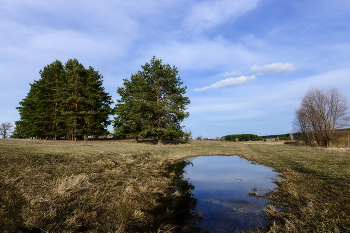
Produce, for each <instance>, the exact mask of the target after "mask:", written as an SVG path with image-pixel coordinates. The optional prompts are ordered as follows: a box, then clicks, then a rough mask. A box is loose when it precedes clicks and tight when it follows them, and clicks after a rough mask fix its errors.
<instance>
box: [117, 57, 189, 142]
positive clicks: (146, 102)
mask: <svg viewBox="0 0 350 233" xmlns="http://www.w3.org/2000/svg"><path fill="white" fill-rule="evenodd" d="M141 68H142V71H139V72H137V73H136V74H133V75H131V77H130V80H128V79H124V87H121V88H118V90H117V92H118V94H119V95H120V99H118V100H117V104H116V106H115V108H114V111H115V114H116V115H117V117H115V120H114V129H115V133H116V135H118V136H127V137H133V138H135V139H136V141H137V140H138V138H140V137H144V138H149V137H155V138H157V139H158V141H159V142H161V140H162V139H166V138H169V139H172V138H182V137H183V136H184V135H185V133H184V132H183V131H182V128H183V127H182V126H181V125H180V123H181V122H182V121H183V120H184V119H185V118H186V117H188V116H189V113H188V112H185V110H186V105H188V104H189V103H190V100H189V98H188V97H184V96H183V95H184V94H185V93H186V88H187V87H186V86H185V87H181V85H182V84H183V82H182V81H181V79H180V77H179V76H178V70H177V68H176V67H175V66H173V67H171V66H170V65H169V64H162V60H159V59H156V58H155V57H153V58H152V59H151V61H150V63H145V65H144V66H141Z"/></svg>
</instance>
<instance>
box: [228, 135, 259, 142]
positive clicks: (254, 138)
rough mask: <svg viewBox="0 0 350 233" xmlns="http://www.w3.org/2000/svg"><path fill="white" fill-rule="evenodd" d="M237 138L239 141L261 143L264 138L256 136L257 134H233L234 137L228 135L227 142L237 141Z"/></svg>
mask: <svg viewBox="0 0 350 233" xmlns="http://www.w3.org/2000/svg"><path fill="white" fill-rule="evenodd" d="M236 138H237V139H238V140H239V141H250V140H252V141H261V140H263V138H262V137H260V136H258V135H256V134H232V135H226V136H225V140H226V141H235V140H236Z"/></svg>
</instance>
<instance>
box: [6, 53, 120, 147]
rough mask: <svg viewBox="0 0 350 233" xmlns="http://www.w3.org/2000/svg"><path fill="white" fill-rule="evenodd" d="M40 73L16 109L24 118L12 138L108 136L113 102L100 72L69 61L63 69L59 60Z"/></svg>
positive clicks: (77, 138)
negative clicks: (106, 90) (105, 88)
mask: <svg viewBox="0 0 350 233" xmlns="http://www.w3.org/2000/svg"><path fill="white" fill-rule="evenodd" d="M39 73H40V77H41V78H40V79H39V80H38V81H35V82H34V83H33V84H30V86H31V87H30V90H29V93H28V94H27V96H26V97H25V98H24V99H23V100H22V101H21V102H20V105H21V106H20V107H17V109H18V111H19V114H20V117H21V118H20V120H19V121H17V122H16V123H15V124H16V127H15V131H14V133H13V135H12V136H13V137H15V138H37V139H59V138H61V137H65V138H67V139H72V140H80V139H87V137H88V136H89V135H104V134H106V133H107V129H106V127H107V125H108V124H110V122H109V120H108V119H109V115H110V114H111V113H112V109H111V107H110V105H111V104H112V103H113V102H112V100H111V96H109V95H108V93H106V92H105V91H104V88H103V87H102V78H103V77H102V76H101V75H100V74H99V73H98V71H95V70H94V68H92V67H89V68H88V69H86V68H85V67H84V66H83V65H82V64H80V63H79V62H78V60H76V59H70V60H68V61H67V63H66V64H65V65H64V66H63V64H62V63H61V62H60V61H58V60H56V61H55V62H53V63H51V64H49V65H47V66H45V67H44V69H43V70H40V72H39Z"/></svg>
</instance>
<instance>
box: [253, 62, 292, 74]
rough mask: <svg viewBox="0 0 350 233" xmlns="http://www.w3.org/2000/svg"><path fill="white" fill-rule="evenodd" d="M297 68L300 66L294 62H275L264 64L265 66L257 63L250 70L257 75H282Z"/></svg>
mask: <svg viewBox="0 0 350 233" xmlns="http://www.w3.org/2000/svg"><path fill="white" fill-rule="evenodd" d="M296 69H298V67H297V66H295V65H293V64H290V63H280V62H278V63H273V64H269V65H264V66H258V65H256V64H255V65H253V66H252V67H251V68H250V72H252V73H253V74H256V75H264V74H274V75H281V74H285V73H288V72H291V71H293V70H296Z"/></svg>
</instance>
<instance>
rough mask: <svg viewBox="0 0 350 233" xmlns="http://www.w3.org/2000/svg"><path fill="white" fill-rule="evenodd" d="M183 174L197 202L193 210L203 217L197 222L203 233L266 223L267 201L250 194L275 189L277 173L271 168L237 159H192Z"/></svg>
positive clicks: (254, 227)
mask: <svg viewBox="0 0 350 233" xmlns="http://www.w3.org/2000/svg"><path fill="white" fill-rule="evenodd" d="M183 171H184V173H183V180H186V181H188V183H189V184H190V185H191V193H192V195H191V196H192V197H193V198H194V199H195V200H196V206H195V207H194V206H192V209H195V210H194V211H195V212H200V213H201V215H202V217H203V218H202V220H201V221H200V222H198V223H197V225H198V226H199V227H200V228H201V229H202V230H209V231H211V232H235V231H242V230H243V231H247V230H249V229H251V230H255V229H257V227H258V226H265V225H266V224H267V223H268V221H267V220H266V219H264V217H263V213H264V211H263V209H264V208H265V207H266V206H267V202H268V199H267V198H266V197H257V196H256V195H253V194H254V193H258V194H262V195H263V194H265V193H267V192H268V191H269V189H275V188H277V185H276V184H275V183H273V179H276V178H278V173H276V172H274V171H273V170H272V169H271V168H269V167H265V166H263V165H255V164H252V163H250V162H249V161H247V160H245V159H242V158H240V157H238V156H202V157H195V158H191V159H190V160H189V161H188V162H187V166H186V167H184V170H183ZM249 194H250V195H249ZM192 211H193V210H192Z"/></svg>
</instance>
